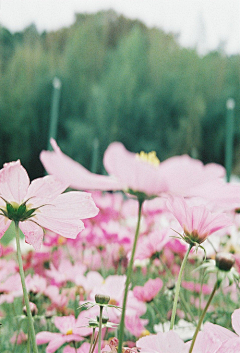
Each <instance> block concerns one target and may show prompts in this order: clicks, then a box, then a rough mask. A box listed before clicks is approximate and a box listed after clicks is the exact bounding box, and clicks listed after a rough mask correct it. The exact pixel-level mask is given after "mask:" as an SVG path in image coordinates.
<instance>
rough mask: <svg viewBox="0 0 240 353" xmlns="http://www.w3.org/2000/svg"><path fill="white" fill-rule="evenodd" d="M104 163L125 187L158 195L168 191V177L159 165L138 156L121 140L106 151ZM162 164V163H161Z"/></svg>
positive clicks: (108, 170)
mask: <svg viewBox="0 0 240 353" xmlns="http://www.w3.org/2000/svg"><path fill="white" fill-rule="evenodd" d="M103 164H104V166H105V168H106V170H107V172H108V173H109V174H110V175H114V176H116V177H117V178H118V179H119V180H120V181H121V183H122V184H123V188H124V189H125V190H126V189H128V188H129V189H132V190H134V191H140V192H144V193H145V194H147V195H158V194H159V193H161V192H166V191H167V183H166V179H165V178H162V177H161V176H162V175H161V169H160V168H159V167H158V166H157V167H156V166H154V165H151V164H150V163H148V162H146V161H143V160H141V158H137V155H136V154H135V153H132V152H129V151H128V150H126V148H125V147H124V146H123V144H122V143H120V142H113V143H111V144H110V145H109V146H108V148H107V150H106V151H105V153H104V158H103ZM160 165H161V164H160Z"/></svg>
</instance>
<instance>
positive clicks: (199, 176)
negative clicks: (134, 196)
mask: <svg viewBox="0 0 240 353" xmlns="http://www.w3.org/2000/svg"><path fill="white" fill-rule="evenodd" d="M51 144H52V146H53V149H54V151H52V152H50V151H42V152H41V155H40V159H41V161H42V163H43V165H44V167H45V168H46V170H47V172H48V173H50V174H53V175H55V176H56V177H58V178H59V179H60V180H62V181H64V182H69V184H70V186H71V187H73V188H75V189H79V190H86V189H98V190H124V191H129V190H132V191H134V192H143V193H145V194H146V195H148V196H156V195H160V194H163V193H171V194H177V195H186V194H187V195H188V194H189V193H190V196H197V195H198V194H196V193H195V192H194V188H195V187H196V186H198V185H199V184H205V183H207V182H209V181H211V180H216V179H218V178H222V177H223V176H224V174H225V170H224V168H223V167H222V166H220V165H217V164H210V165H207V166H204V165H203V164H202V162H200V161H198V160H195V159H193V158H190V157H189V156H187V155H184V156H177V157H172V158H169V159H167V160H166V161H164V162H161V163H160V164H159V165H157V163H155V160H156V157H154V158H150V159H149V161H148V158H147V157H146V158H142V157H139V155H138V154H135V153H132V152H129V151H127V150H126V148H125V147H124V146H123V144H122V143H120V142H113V143H111V144H110V145H109V147H108V148H107V150H106V151H105V154H104V158H103V164H104V167H105V169H106V171H107V172H108V174H109V175H110V176H102V175H97V174H93V173H90V172H89V171H88V170H87V169H85V168H84V167H83V166H81V165H80V164H78V163H77V162H75V161H73V160H72V159H71V158H69V157H68V156H66V155H65V154H64V153H62V152H61V150H60V148H59V147H58V146H57V143H56V141H55V140H53V139H51ZM152 160H153V162H154V163H152ZM195 194H196V195H195Z"/></svg>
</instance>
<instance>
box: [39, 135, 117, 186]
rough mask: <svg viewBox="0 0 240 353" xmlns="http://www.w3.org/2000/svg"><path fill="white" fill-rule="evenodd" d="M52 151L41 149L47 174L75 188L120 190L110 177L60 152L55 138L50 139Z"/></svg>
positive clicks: (42, 160) (41, 157) (115, 181)
mask: <svg viewBox="0 0 240 353" xmlns="http://www.w3.org/2000/svg"><path fill="white" fill-rule="evenodd" d="M51 144H52V146H53V149H54V151H51V152H50V151H42V152H41V154H40V159H41V162H42V164H43V165H44V167H45V169H46V170H47V172H48V173H49V174H53V175H55V176H56V177H57V178H58V179H59V180H61V181H62V182H64V183H69V185H70V186H71V187H72V188H74V189H77V190H90V189H97V190H121V189H122V187H121V185H120V184H119V182H118V181H117V180H115V179H114V178H112V177H109V176H104V175H98V174H94V173H91V172H89V171H88V170H87V169H86V168H84V167H83V166H82V165H81V164H79V163H77V162H75V161H74V160H72V159H71V158H70V157H68V156H67V155H65V154H64V153H62V151H61V150H60V148H59V147H58V145H57V143H56V141H55V140H53V139H51Z"/></svg>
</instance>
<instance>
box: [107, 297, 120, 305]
mask: <svg viewBox="0 0 240 353" xmlns="http://www.w3.org/2000/svg"><path fill="white" fill-rule="evenodd" d="M108 304H111V305H117V304H118V303H117V301H116V299H113V298H111V299H110V301H109V303H108Z"/></svg>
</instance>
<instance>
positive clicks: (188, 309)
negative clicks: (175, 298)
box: [158, 256, 197, 325]
mask: <svg viewBox="0 0 240 353" xmlns="http://www.w3.org/2000/svg"><path fill="white" fill-rule="evenodd" d="M158 259H159V260H160V262H161V264H162V266H163V268H164V270H165V271H166V272H167V274H168V275H169V276H170V277H172V278H174V276H173V274H172V272H171V271H170V270H169V268H168V267H167V266H166V265H165V263H164V262H163V261H162V259H161V257H160V256H159V257H158ZM179 298H180V302H181V304H182V306H183V310H184V312H185V314H186V316H187V315H189V316H190V318H191V320H192V321H193V322H194V323H195V324H196V325H197V323H196V320H195V318H194V316H193V313H192V311H191V309H190V307H189V305H188V304H187V302H186V300H185V298H184V296H183V295H182V293H181V292H179Z"/></svg>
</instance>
